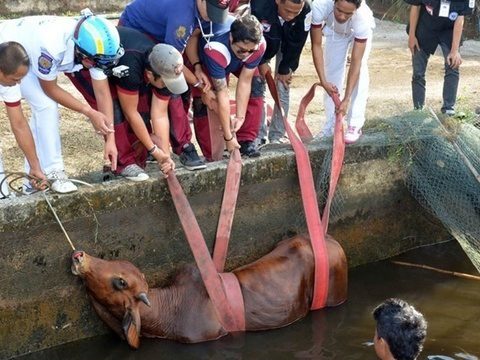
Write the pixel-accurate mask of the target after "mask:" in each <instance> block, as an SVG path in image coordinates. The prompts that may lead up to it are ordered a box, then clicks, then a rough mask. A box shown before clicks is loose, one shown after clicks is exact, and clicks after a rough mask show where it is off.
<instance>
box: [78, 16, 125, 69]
mask: <svg viewBox="0 0 480 360" xmlns="http://www.w3.org/2000/svg"><path fill="white" fill-rule="evenodd" d="M73 41H74V42H75V45H76V46H77V49H78V51H79V52H80V53H81V54H82V55H83V56H84V57H86V58H89V59H92V60H93V61H94V62H95V66H96V67H98V68H100V69H102V70H107V69H110V68H112V67H113V66H115V65H116V64H117V63H118V60H119V59H120V58H121V57H122V55H123V54H124V50H123V47H122V45H121V44H120V36H119V35H118V31H117V28H116V27H115V26H114V25H113V24H111V23H110V22H109V21H108V20H107V19H105V18H103V17H99V16H95V15H93V14H92V13H91V12H90V11H89V10H88V9H86V10H84V11H82V18H81V19H80V20H78V23H77V26H76V27H75V32H74V34H73Z"/></svg>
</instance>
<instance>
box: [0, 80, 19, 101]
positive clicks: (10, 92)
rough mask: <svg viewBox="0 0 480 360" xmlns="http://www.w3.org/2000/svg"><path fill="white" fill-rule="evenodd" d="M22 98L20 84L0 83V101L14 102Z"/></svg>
mask: <svg viewBox="0 0 480 360" xmlns="http://www.w3.org/2000/svg"><path fill="white" fill-rule="evenodd" d="M21 99H22V95H21V93H20V85H18V84H17V85H15V86H2V85H0V101H4V102H5V103H6V104H16V103H18V102H19V101H20V100H21Z"/></svg>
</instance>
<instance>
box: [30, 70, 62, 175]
mask: <svg viewBox="0 0 480 360" xmlns="http://www.w3.org/2000/svg"><path fill="white" fill-rule="evenodd" d="M20 89H21V91H22V96H23V97H24V98H25V100H26V101H27V102H28V104H29V105H30V108H31V111H32V116H31V118H30V129H31V130H32V135H33V140H34V141H35V146H36V150H37V156H38V159H39V161H40V166H41V168H42V170H43V172H44V173H45V174H48V173H50V172H51V171H53V170H64V164H63V158H62V144H61V142H60V127H59V126H60V124H59V113H58V104H57V103H56V102H55V101H54V100H52V99H51V98H49V97H48V96H47V94H45V93H44V92H43V90H42V87H41V86H40V82H39V80H38V78H37V77H36V76H35V75H34V74H33V73H32V72H31V71H29V72H28V74H27V76H25V77H24V78H23V79H22V82H21V83H20ZM25 169H26V172H27V173H28V172H29V171H30V167H29V165H28V162H27V161H26V160H25Z"/></svg>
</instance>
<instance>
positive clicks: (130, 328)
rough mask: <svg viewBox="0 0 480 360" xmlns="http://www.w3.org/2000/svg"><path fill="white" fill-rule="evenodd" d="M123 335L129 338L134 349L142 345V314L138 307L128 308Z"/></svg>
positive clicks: (129, 342) (123, 324)
mask: <svg viewBox="0 0 480 360" xmlns="http://www.w3.org/2000/svg"><path fill="white" fill-rule="evenodd" d="M122 327H123V335H124V336H125V340H127V342H128V345H130V346H131V347H132V348H134V349H138V347H139V346H140V327H141V323H140V314H139V311H138V308H137V309H131V308H128V309H127V311H126V312H125V315H124V316H123V322H122Z"/></svg>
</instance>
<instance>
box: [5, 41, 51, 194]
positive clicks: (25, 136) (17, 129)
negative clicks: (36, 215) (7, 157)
mask: <svg viewBox="0 0 480 360" xmlns="http://www.w3.org/2000/svg"><path fill="white" fill-rule="evenodd" d="M29 67H30V60H29V59H28V55H27V52H26V51H25V49H24V48H23V46H22V45H20V44H19V43H16V42H13V41H8V42H4V43H0V101H4V102H5V107H6V111H7V116H8V119H9V120H10V126H11V127H12V130H13V132H14V134H15V138H16V139H17V142H18V145H19V146H20V148H21V149H22V151H23V152H24V153H25V157H26V158H27V161H28V163H29V164H30V176H32V177H35V178H37V179H41V180H46V178H45V175H44V174H43V172H42V169H41V168H40V162H39V161H38V158H37V153H36V151H35V143H34V142H33V137H32V133H31V132H30V128H29V127H28V122H27V120H26V119H25V117H24V116H23V112H22V108H21V99H22V97H21V94H20V86H19V85H18V84H19V83H20V80H21V79H22V78H23V77H24V76H25V75H26V74H27V72H28V69H29ZM3 171H4V170H3V164H2V159H1V158H0V181H2V180H3V179H4V178H5V176H4V174H3ZM39 185H40V183H39ZM7 195H8V186H7V183H6V182H3V183H2V186H1V194H0V199H2V198H4V197H6V196H7Z"/></svg>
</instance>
